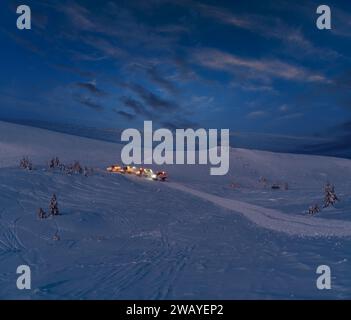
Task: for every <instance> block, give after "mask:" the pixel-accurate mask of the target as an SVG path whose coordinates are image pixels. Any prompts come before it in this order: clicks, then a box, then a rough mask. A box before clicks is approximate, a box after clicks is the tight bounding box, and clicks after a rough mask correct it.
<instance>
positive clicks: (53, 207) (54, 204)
mask: <svg viewBox="0 0 351 320" xmlns="http://www.w3.org/2000/svg"><path fill="white" fill-rule="evenodd" d="M49 209H50V213H51V214H52V215H53V216H57V215H59V214H60V213H59V209H58V202H57V198H56V195H55V194H53V195H52V198H51V200H50V205H49Z"/></svg>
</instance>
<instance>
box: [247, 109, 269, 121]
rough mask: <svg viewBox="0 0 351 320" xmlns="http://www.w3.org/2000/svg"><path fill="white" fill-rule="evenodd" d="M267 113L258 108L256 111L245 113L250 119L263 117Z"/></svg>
mask: <svg viewBox="0 0 351 320" xmlns="http://www.w3.org/2000/svg"><path fill="white" fill-rule="evenodd" d="M266 115H267V113H266V112H265V111H263V110H258V111H253V112H250V113H248V114H247V117H248V118H251V119H257V118H262V117H265V116H266Z"/></svg>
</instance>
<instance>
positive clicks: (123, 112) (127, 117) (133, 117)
mask: <svg viewBox="0 0 351 320" xmlns="http://www.w3.org/2000/svg"><path fill="white" fill-rule="evenodd" d="M114 111H115V112H116V113H118V114H119V115H121V116H122V117H124V118H126V119H127V120H134V119H135V115H134V114H131V113H129V112H126V111H122V110H114Z"/></svg>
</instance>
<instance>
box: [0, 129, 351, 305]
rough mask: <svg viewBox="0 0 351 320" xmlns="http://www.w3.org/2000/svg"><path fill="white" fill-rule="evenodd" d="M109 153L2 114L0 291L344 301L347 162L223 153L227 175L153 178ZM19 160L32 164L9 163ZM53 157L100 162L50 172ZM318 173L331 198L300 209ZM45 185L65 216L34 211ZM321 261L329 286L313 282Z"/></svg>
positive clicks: (350, 284)
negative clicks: (76, 171) (20, 278)
mask: <svg viewBox="0 0 351 320" xmlns="http://www.w3.org/2000/svg"><path fill="white" fill-rule="evenodd" d="M120 149H121V146H120V145H117V144H113V143H107V142H102V141H96V140H91V139H86V138H81V137H75V136H70V135H65V134H60V133H55V132H50V131H47V130H42V129H36V128H31V127H25V126H20V125H14V124H9V123H4V122H0V281H1V286H0V298H21V299H43V298H48V299H65V298H66V299H73V298H83V299H89V298H95V299H109V298H110V299H119V298H123V299H126V298H133V299H138V298H140V299H145V298H155V299H171V298H175V299H176V298H180V299H187V298H212V299H216V298H227V299H229V298H316V297H319V298H347V297H350V296H351V289H350V288H351V277H350V276H351V267H350V265H349V260H350V258H351V257H350V255H351V254H350V253H349V247H350V244H351V241H350V237H349V235H350V232H351V227H350V222H348V221H347V220H351V219H350V217H349V216H350V208H351V203H350V201H349V199H350V190H351V186H350V181H351V179H350V177H351V161H350V160H345V159H336V158H326V157H316V156H304V155H291V154H274V153H270V152H263V151H251V150H244V149H233V150H232V151H231V165H230V172H229V174H228V175H227V176H224V177H212V176H210V175H209V168H208V167H206V166H178V165H174V166H167V170H168V171H169V172H170V178H171V181H170V182H169V183H164V184H162V183H157V182H152V181H146V180H141V179H137V178H133V177H127V176H121V175H109V174H107V173H106V172H104V168H105V167H106V165H108V164H111V163H114V162H118V159H119V152H120ZM22 156H29V157H30V158H31V159H32V160H33V163H34V165H35V166H36V170H33V171H25V170H20V169H19V168H18V162H19V159H20V158H21V157H22ZM52 156H59V157H60V159H61V160H63V161H65V162H69V161H73V160H79V161H81V162H82V163H83V164H87V165H89V166H93V167H95V168H100V169H101V170H100V171H98V170H96V172H95V174H94V175H93V176H89V177H84V176H80V175H73V176H67V175H64V174H62V173H60V172H59V171H56V172H52V171H48V170H46V168H45V164H46V162H47V161H48V160H49V158H51V157H52ZM116 159H117V161H116ZM327 181H330V182H332V183H334V184H335V186H336V191H337V193H338V196H339V197H340V199H341V201H340V203H338V204H337V206H336V207H335V208H328V209H324V210H322V212H321V213H320V214H319V215H318V216H316V217H310V216H307V215H306V213H305V210H306V209H307V208H308V206H309V205H310V204H312V203H315V202H319V203H321V202H322V200H323V186H324V184H325V183H326V182H327ZM286 183H287V184H288V186H289V187H288V190H285V189H284V188H282V189H279V190H272V189H271V185H272V184H279V185H281V186H285V184H286ZM53 193H56V194H57V196H58V201H59V205H60V210H61V213H62V215H60V216H58V217H55V218H48V219H44V220H38V219H37V216H36V211H37V209H38V208H39V207H43V208H44V209H46V208H47V206H48V202H49V200H50V197H51V195H52V194H53ZM317 234H318V235H319V236H318V237H311V236H315V235H317ZM55 235H58V236H59V238H60V240H54V239H53V238H54V236H55ZM305 236H308V237H305ZM335 236H337V237H335ZM20 264H28V265H29V266H31V269H32V273H33V274H32V279H33V285H32V287H33V289H32V290H31V291H28V292H24V291H19V290H17V289H16V287H15V282H16V273H15V271H16V268H17V266H18V265H20ZM321 264H327V265H329V266H330V267H331V269H332V275H333V290H329V291H319V290H317V289H316V286H315V280H316V278H317V275H316V268H317V266H318V265H321Z"/></svg>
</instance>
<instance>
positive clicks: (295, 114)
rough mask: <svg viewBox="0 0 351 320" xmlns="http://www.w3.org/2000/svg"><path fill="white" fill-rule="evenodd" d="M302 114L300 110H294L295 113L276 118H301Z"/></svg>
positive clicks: (282, 119) (283, 119)
mask: <svg viewBox="0 0 351 320" xmlns="http://www.w3.org/2000/svg"><path fill="white" fill-rule="evenodd" d="M303 116H304V114H303V113H302V112H296V113H291V114H287V115H284V116H281V117H279V118H278V120H279V121H285V120H292V119H297V118H301V117H303Z"/></svg>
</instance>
